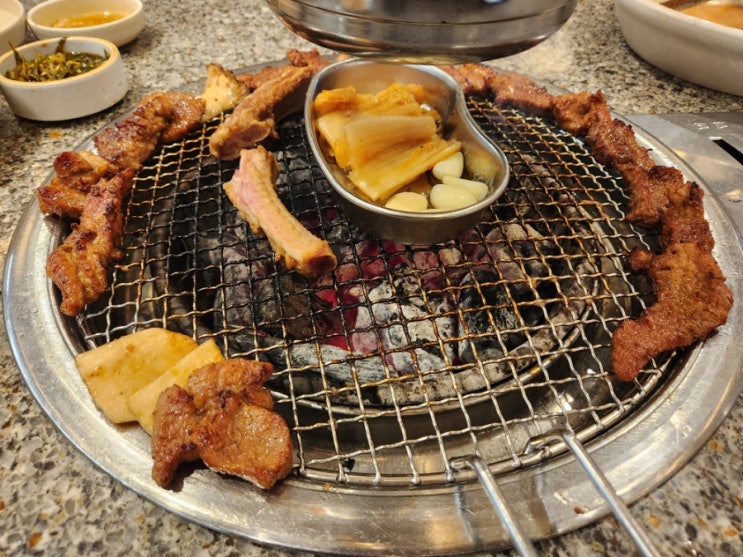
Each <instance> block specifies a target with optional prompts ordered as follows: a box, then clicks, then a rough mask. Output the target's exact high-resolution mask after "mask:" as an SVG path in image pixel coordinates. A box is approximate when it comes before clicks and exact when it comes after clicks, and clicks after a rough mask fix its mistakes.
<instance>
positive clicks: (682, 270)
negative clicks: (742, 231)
mask: <svg viewBox="0 0 743 557" xmlns="http://www.w3.org/2000/svg"><path fill="white" fill-rule="evenodd" d="M447 70H448V71H449V72H450V73H451V74H452V75H453V76H454V77H455V79H457V80H458V81H459V83H460V84H461V86H462V88H463V89H464V91H465V92H466V93H470V94H479V95H488V96H492V97H493V98H494V101H495V102H496V104H501V105H508V106H514V107H516V108H519V109H523V110H525V111H527V112H529V111H531V112H536V113H541V114H551V116H552V117H553V118H554V119H555V121H556V123H557V124H558V125H559V126H560V127H561V128H562V129H564V130H565V131H567V132H569V133H572V134H574V135H576V136H579V137H582V138H584V140H585V142H586V144H587V145H588V146H589V147H590V148H591V151H592V153H593V155H594V156H595V157H596V159H597V160H598V161H599V162H601V163H603V164H606V165H608V166H611V167H613V168H614V169H616V171H617V172H618V173H619V174H620V175H621V176H622V178H623V179H624V181H625V183H626V184H627V188H628V190H629V212H628V214H627V220H628V221H629V222H632V223H634V224H637V225H639V226H643V227H652V228H657V229H659V230H660V238H661V252H660V253H658V254H653V253H650V252H647V251H644V250H635V251H633V252H632V253H631V254H630V256H629V266H630V269H631V270H632V271H634V272H639V273H644V274H645V275H647V277H648V279H649V280H650V283H651V286H652V288H653V291H654V293H655V295H656V298H657V301H656V302H655V303H654V304H653V305H651V306H650V307H649V308H647V309H646V310H645V311H644V312H643V313H642V315H641V316H640V317H639V318H637V319H630V320H626V321H623V322H622V323H620V324H619V326H618V327H617V329H616V330H615V331H614V333H613V336H612V367H613V370H614V373H615V375H616V376H617V377H618V378H619V379H621V380H623V381H631V380H633V379H634V378H635V377H636V376H637V375H638V373H640V371H641V370H642V368H644V367H645V366H646V365H647V364H648V362H649V361H650V360H651V359H652V358H654V357H655V356H657V355H659V354H660V353H662V352H664V351H668V350H673V349H676V348H683V347H686V346H689V345H690V344H692V343H694V342H695V341H697V340H701V339H704V338H706V337H707V336H708V335H710V334H711V333H712V332H713V331H714V330H715V329H716V328H717V327H719V326H721V325H723V324H724V323H725V322H726V321H727V316H728V313H729V311H730V308H731V307H732V303H733V297H732V292H731V291H730V289H729V288H728V286H727V284H726V281H725V277H724V275H723V274H722V271H721V269H720V267H719V265H718V264H717V261H716V260H715V258H714V256H713V254H712V249H713V247H714V240H713V238H712V234H711V233H710V229H709V223H708V222H707V220H706V218H705V216H704V207H703V203H702V197H703V192H702V190H701V188H699V186H698V185H696V184H693V183H691V182H688V181H685V179H684V177H683V175H682V173H681V172H680V171H679V170H677V169H675V168H669V167H665V166H661V165H658V164H656V163H655V162H654V160H653V158H652V157H651V156H650V153H649V152H648V151H647V150H646V149H645V148H643V147H642V146H641V145H639V143H638V142H637V139H636V137H635V134H634V131H633V130H632V128H631V126H629V125H628V124H626V123H625V122H623V121H621V120H618V119H615V118H614V117H613V116H612V115H611V112H610V110H609V108H608V105H607V103H606V99H605V98H604V95H603V94H602V93H601V92H600V91H599V92H596V93H571V94H565V95H559V96H553V95H550V94H549V93H548V92H547V91H546V90H545V89H544V88H541V87H539V86H537V85H535V84H533V83H531V82H529V80H526V79H525V78H523V77H521V76H513V75H512V74H497V73H496V72H494V71H492V70H490V69H488V68H486V67H484V66H482V65H478V64H464V65H462V66H458V67H448V68H447Z"/></svg>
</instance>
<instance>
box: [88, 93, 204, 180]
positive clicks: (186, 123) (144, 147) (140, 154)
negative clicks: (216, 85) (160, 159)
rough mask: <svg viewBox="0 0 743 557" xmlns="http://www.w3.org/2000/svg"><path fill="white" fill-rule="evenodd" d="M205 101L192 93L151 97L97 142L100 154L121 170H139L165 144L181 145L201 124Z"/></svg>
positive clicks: (144, 100) (145, 99)
mask: <svg viewBox="0 0 743 557" xmlns="http://www.w3.org/2000/svg"><path fill="white" fill-rule="evenodd" d="M204 107H205V104H204V100H203V99H200V98H198V97H195V96H193V95H190V94H188V93H183V92H177V91H164V92H158V93H150V94H149V95H147V96H146V97H145V98H144V99H142V102H140V103H139V105H138V106H137V108H136V109H134V112H132V114H131V115H129V116H127V117H126V118H124V119H123V120H121V121H119V122H117V123H116V125H115V126H114V127H110V128H106V129H104V130H103V131H101V132H100V133H99V134H97V135H96V136H95V137H94V138H93V142H94V144H95V146H96V149H97V150H98V153H99V154H100V155H101V156H102V157H103V158H105V159H106V160H108V161H109V162H111V163H112V164H114V165H115V166H116V167H117V168H132V169H134V170H138V169H139V168H140V166H141V165H142V163H143V162H144V161H145V160H146V159H147V158H148V157H149V156H150V155H151V154H152V152H153V151H154V150H155V148H156V147H157V146H158V145H159V144H161V143H168V142H171V141H177V140H179V139H181V138H183V137H184V136H185V135H186V134H187V133H188V132H190V131H191V130H193V129H195V128H196V126H198V125H199V124H201V117H202V115H203V113H204Z"/></svg>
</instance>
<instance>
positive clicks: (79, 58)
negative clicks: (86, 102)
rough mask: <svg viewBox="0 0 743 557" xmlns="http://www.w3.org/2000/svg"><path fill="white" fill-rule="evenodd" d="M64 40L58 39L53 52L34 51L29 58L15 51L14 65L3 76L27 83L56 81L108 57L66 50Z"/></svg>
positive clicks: (87, 68) (79, 72)
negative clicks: (40, 52) (41, 52)
mask: <svg viewBox="0 0 743 557" xmlns="http://www.w3.org/2000/svg"><path fill="white" fill-rule="evenodd" d="M66 41H67V39H66V38H62V39H60V40H59V42H58V43H57V48H56V49H55V50H54V52H53V53H51V54H44V55H42V54H38V53H36V54H35V55H34V57H33V58H32V59H30V60H27V59H26V58H24V57H23V56H21V55H20V54H18V52H16V53H15V61H16V67H15V68H13V69H12V70H8V71H7V72H5V77H7V78H8V79H14V80H16V81H25V82H29V83H39V82H44V81H57V80H60V79H65V78H68V77H74V76H76V75H80V74H84V73H86V72H89V71H91V70H93V69H95V68H97V67H98V66H100V65H101V64H103V62H105V61H106V60H107V59H108V56H100V55H99V54H93V53H90V52H68V51H66V50H65V42H66Z"/></svg>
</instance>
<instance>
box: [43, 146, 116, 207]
mask: <svg viewBox="0 0 743 557" xmlns="http://www.w3.org/2000/svg"><path fill="white" fill-rule="evenodd" d="M53 166H54V177H53V178H52V179H51V181H50V182H49V183H48V184H45V185H43V186H40V187H39V188H38V189H37V190H36V197H37V199H38V202H39V209H41V212H42V213H43V214H45V215H57V216H58V217H66V218H71V219H79V218H80V216H81V215H82V213H83V208H84V207H85V198H86V196H87V195H88V194H89V193H90V191H91V189H93V187H94V186H95V185H96V184H98V183H99V182H100V181H102V180H108V179H111V178H113V176H114V175H115V174H116V168H115V167H114V166H113V165H112V164H111V163H110V162H108V161H107V160H106V159H104V158H103V157H99V156H98V155H96V154H95V153H92V152H91V151H65V152H63V153H60V154H59V155H58V156H57V157H56V158H55V159H54V163H53Z"/></svg>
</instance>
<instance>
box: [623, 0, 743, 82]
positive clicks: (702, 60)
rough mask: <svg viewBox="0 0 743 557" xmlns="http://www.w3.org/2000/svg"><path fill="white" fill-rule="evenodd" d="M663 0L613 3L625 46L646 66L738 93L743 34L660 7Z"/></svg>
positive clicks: (741, 79)
mask: <svg viewBox="0 0 743 557" xmlns="http://www.w3.org/2000/svg"><path fill="white" fill-rule="evenodd" d="M662 2H663V0H617V1H616V4H615V12H616V15H617V18H618V20H619V25H620V26H621V28H622V33H623V34H624V38H625V39H626V41H627V44H628V45H629V46H630V48H632V50H634V51H635V52H636V53H637V54H638V55H639V56H640V57H642V58H643V59H645V60H646V61H647V62H649V63H650V64H653V65H654V66H657V67H658V68H660V69H662V70H664V71H667V72H668V73H671V74H673V75H675V76H677V77H680V78H681V79H685V80H687V81H690V82H692V83H696V84H697V85H702V86H704V87H709V88H710V89H715V90H717V91H721V92H723V93H731V94H733V95H743V30H741V29H734V28H732V27H726V26H724V25H720V24H717V23H712V22H710V21H706V20H703V19H700V18H698V17H694V16H690V15H687V14H684V13H681V12H679V11H676V10H672V9H671V8H667V7H665V6H662V5H661V3H662Z"/></svg>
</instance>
